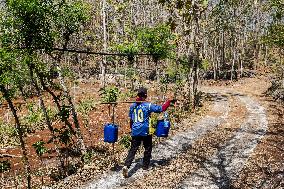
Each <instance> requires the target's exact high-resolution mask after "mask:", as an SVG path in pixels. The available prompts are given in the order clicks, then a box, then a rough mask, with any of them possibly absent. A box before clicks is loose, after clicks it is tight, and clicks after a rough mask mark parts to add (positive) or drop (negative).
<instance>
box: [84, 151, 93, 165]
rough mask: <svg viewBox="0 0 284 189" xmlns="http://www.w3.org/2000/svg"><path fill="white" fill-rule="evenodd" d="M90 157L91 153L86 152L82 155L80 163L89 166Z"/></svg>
mask: <svg viewBox="0 0 284 189" xmlns="http://www.w3.org/2000/svg"><path fill="white" fill-rule="evenodd" d="M92 157H93V153H92V152H91V151H88V152H87V153H85V154H83V156H82V161H83V162H84V164H89V163H91V162H92Z"/></svg>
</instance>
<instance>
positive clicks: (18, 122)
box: [0, 85, 32, 189]
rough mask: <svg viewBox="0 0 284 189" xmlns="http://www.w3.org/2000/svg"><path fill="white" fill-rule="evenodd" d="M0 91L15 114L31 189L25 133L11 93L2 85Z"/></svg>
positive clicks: (28, 184) (28, 186) (29, 188)
mask: <svg viewBox="0 0 284 189" xmlns="http://www.w3.org/2000/svg"><path fill="white" fill-rule="evenodd" d="M0 91H1V92H2V94H3V97H4V98H5V100H6V101H7V102H8V104H9V107H10V109H11V111H12V113H13V116H14V119H15V126H16V130H17V133H18V135H19V139H20V144H21V149H22V153H23V162H24V166H25V172H26V176H27V188H28V189H31V188H32V185H31V167H30V163H29V159H28V152H27V149H26V146H25V141H24V133H23V129H22V127H21V123H20V120H19V117H18V115H17V110H16V108H15V106H14V104H13V102H12V100H11V98H10V96H9V92H8V90H7V89H6V88H5V87H4V86H3V85H0Z"/></svg>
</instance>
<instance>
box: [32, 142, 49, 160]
mask: <svg viewBox="0 0 284 189" xmlns="http://www.w3.org/2000/svg"><path fill="white" fill-rule="evenodd" d="M44 145H45V142H43V141H42V140H41V141H38V142H35V143H34V144H33V145H32V146H33V147H34V149H35V151H36V154H37V155H38V156H39V157H41V156H42V155H43V154H44V153H46V152H47V148H46V147H45V146H44Z"/></svg>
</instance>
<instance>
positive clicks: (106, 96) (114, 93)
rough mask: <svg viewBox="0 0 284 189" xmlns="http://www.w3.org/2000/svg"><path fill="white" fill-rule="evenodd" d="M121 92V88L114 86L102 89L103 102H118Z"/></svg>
mask: <svg viewBox="0 0 284 189" xmlns="http://www.w3.org/2000/svg"><path fill="white" fill-rule="evenodd" d="M119 94H120V91H119V89H118V88H117V87H114V86H108V87H105V88H102V89H100V96H101V100H102V102H116V101H117V99H118V96H119Z"/></svg>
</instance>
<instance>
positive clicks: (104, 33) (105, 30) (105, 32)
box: [100, 0, 107, 88]
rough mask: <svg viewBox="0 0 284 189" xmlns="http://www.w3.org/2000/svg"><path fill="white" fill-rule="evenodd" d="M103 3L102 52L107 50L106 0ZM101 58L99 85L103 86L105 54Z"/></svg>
mask: <svg viewBox="0 0 284 189" xmlns="http://www.w3.org/2000/svg"><path fill="white" fill-rule="evenodd" d="M102 3H103V5H102V17H103V40H104V41H103V49H104V52H106V51H107V28H106V27H107V24H106V0H103V2H102ZM102 58H103V60H102V62H101V64H100V66H101V74H102V78H100V79H101V85H102V86H103V88H105V74H106V56H103V57H102Z"/></svg>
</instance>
